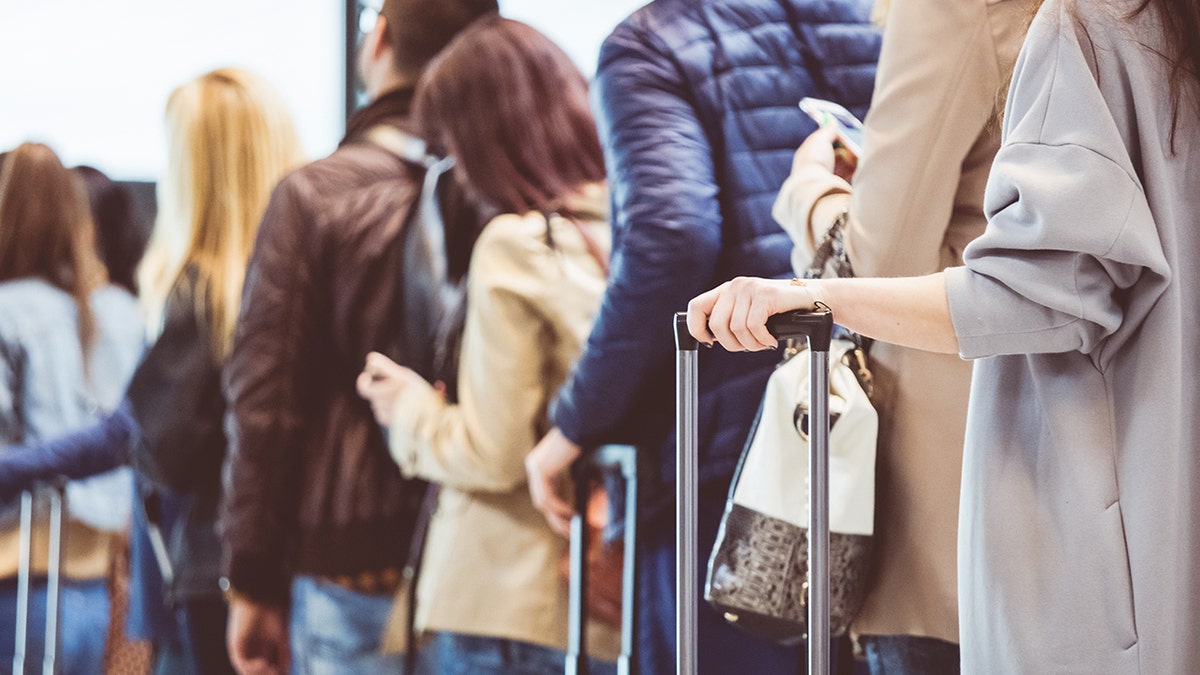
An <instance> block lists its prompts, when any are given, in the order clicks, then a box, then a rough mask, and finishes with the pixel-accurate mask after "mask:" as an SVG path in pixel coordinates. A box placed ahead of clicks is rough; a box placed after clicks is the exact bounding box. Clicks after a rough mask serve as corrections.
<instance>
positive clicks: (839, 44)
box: [551, 0, 881, 495]
mask: <svg viewBox="0 0 1200 675" xmlns="http://www.w3.org/2000/svg"><path fill="white" fill-rule="evenodd" d="M870 5H871V0H657V1H656V2H652V3H650V4H649V5H647V6H646V7H644V8H642V9H641V10H639V11H637V12H636V13H634V14H633V15H632V16H630V17H629V18H628V19H626V20H625V21H624V22H623V23H622V24H621V25H620V26H618V27H617V28H616V29H615V30H614V32H613V33H612V35H610V36H609V37H608V39H607V40H606V41H605V43H604V45H603V47H602V48H601V52H600V62H599V67H598V69H597V75H596V88H597V90H598V93H599V116H598V121H599V125H600V129H601V137H602V140H603V141H604V144H605V150H606V155H607V161H608V172H609V182H610V187H611V189H612V195H613V223H614V225H613V226H614V248H613V258H612V265H611V272H610V274H611V279H610V287H609V289H608V291H607V293H606V294H605V297H604V301H603V304H602V306H601V308H600V313H599V315H598V318H597V320H596V323H595V325H594V327H593V329H592V333H591V335H590V337H589V339H588V343H587V348H586V351H585V352H584V355H583V356H582V358H581V360H580V362H579V363H578V365H577V366H576V369H575V372H574V374H573V375H572V377H571V378H570V380H569V381H568V382H567V384H566V385H565V386H564V387H563V389H562V390H561V391H560V392H559V395H558V397H557V400H556V401H555V404H554V406H553V408H552V412H551V417H552V420H553V422H554V423H555V424H556V425H557V426H559V427H560V428H561V429H562V431H563V432H564V433H565V434H566V436H567V437H568V438H570V439H572V440H573V441H575V442H577V443H580V444H581V445H584V446H594V445H598V444H602V443H614V442H621V443H634V444H636V445H637V446H638V447H639V450H640V452H641V453H642V455H643V457H644V460H643V462H642V464H643V466H644V467H645V468H643V472H645V471H646V470H647V469H649V470H650V471H651V473H652V475H650V476H644V478H649V479H650V480H651V481H654V480H655V479H656V478H657V479H660V480H661V481H662V482H663V483H670V482H673V480H674V442H675V441H674V424H673V419H674V385H673V383H674V363H675V361H674V356H673V355H674V331H673V328H672V325H673V314H674V313H675V312H676V311H680V310H683V309H685V308H686V306H687V301H688V300H689V299H691V298H692V297H693V296H695V295H697V294H699V293H701V292H703V291H705V290H708V289H709V288H712V287H713V286H716V285H718V284H720V283H721V282H724V281H726V280H729V279H731V278H733V277H735V276H743V275H753V276H766V277H790V276H791V274H792V272H791V265H790V262H789V254H790V252H791V248H792V246H791V241H790V239H789V238H788V236H787V235H786V234H785V233H784V232H783V231H782V230H781V229H780V228H779V226H778V225H776V224H775V223H774V221H773V220H772V219H771V215H770V211H771V204H772V202H773V201H774V199H775V194H776V192H777V191H778V190H779V187H780V185H781V184H782V183H783V181H784V179H785V178H786V177H787V175H788V172H789V170H790V168H791V158H792V154H793V153H794V151H795V149H796V147H797V146H798V145H800V143H801V141H803V140H804V138H805V137H806V136H807V135H808V134H809V133H811V132H812V131H813V130H814V129H815V125H814V123H813V122H812V121H811V120H810V119H809V118H808V117H807V116H806V115H805V114H804V113H803V112H802V111H801V110H800V109H799V108H798V107H797V102H798V101H799V100H800V99H801V98H803V97H805V96H815V97H819V98H825V99H830V100H833V101H837V102H839V103H841V104H842V105H844V106H846V107H847V108H849V109H850V110H851V111H852V112H854V113H856V114H857V115H858V116H859V117H860V119H861V118H862V116H863V115H864V114H865V112H866V107H867V105H868V103H869V102H870V98H871V92H872V89H873V87H874V80H875V62H876V60H877V59H878V57H879V47H880V39H881V36H880V32H879V31H878V29H876V28H875V27H874V26H872V25H871V24H870V23H869V21H868V12H869V9H870ZM700 351H701V354H700V403H699V419H700V439H699V445H700V458H701V464H700V478H701V481H702V482H713V481H717V480H725V481H728V480H729V478H730V477H731V476H732V474H733V470H734V468H735V466H736V463H737V459H738V456H739V454H740V453H741V450H742V446H743V443H744V441H745V438H746V434H747V433H748V431H749V428H750V425H751V422H752V421H753V418H754V415H755V412H756V411H757V408H758V403H759V398H760V396H761V394H762V391H763V388H764V386H765V384H766V380H767V377H768V376H769V375H770V373H771V369H772V367H773V365H774V364H775V363H776V361H777V359H778V355H777V354H774V353H766V354H728V353H725V352H724V351H722V350H720V349H712V350H708V349H703V348H702V349H701V350H700ZM645 459H649V461H645ZM654 473H657V476H656V475H653V474H654ZM648 487H650V490H647V491H646V492H648V493H651V494H659V495H665V494H666V493H664V491H663V490H661V489H655V488H654V483H653V482H651V483H650V484H649V486H648Z"/></svg>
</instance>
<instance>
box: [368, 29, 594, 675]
mask: <svg viewBox="0 0 1200 675" xmlns="http://www.w3.org/2000/svg"><path fill="white" fill-rule="evenodd" d="M416 112H417V116H418V118H419V119H420V120H421V122H422V124H423V126H424V129H425V131H426V132H427V133H428V134H429V137H430V139H431V140H433V141H434V142H436V143H439V144H441V145H443V146H444V147H445V148H446V150H447V151H448V152H449V153H450V154H451V155H453V156H454V157H455V158H456V160H457V165H456V170H458V171H460V172H461V173H460V174H459V176H460V178H462V179H463V180H464V182H465V184H466V185H468V186H469V190H470V191H472V192H473V193H474V194H476V195H477V196H478V198H479V199H481V200H482V201H483V202H484V203H485V204H486V206H487V207H490V208H493V209H495V210H497V211H499V212H500V213H502V214H503V215H500V216H498V217H496V218H494V219H493V220H492V221H491V222H489V223H488V224H487V225H486V226H485V227H484V228H483V230H482V232H481V233H480V234H479V238H478V240H477V241H476V242H475V245H474V248H473V253H472V255H471V261H470V266H469V271H468V286H467V314H466V323H465V328H464V331H463V336H462V346H461V351H460V360H459V370H458V379H457V385H458V386H457V395H458V400H457V402H456V403H452V402H450V401H447V400H446V398H445V397H444V396H443V395H442V393H441V392H440V391H439V390H438V389H436V388H435V387H434V386H432V385H430V384H429V383H428V382H426V381H425V380H423V379H421V378H420V377H419V376H418V375H417V374H416V373H414V372H413V371H410V370H407V369H405V368H402V367H400V366H398V365H396V364H395V363H393V362H392V361H390V360H389V359H387V358H386V357H384V356H382V355H379V354H371V355H370V356H369V357H368V360H367V364H366V367H365V369H364V371H363V374H362V376H361V377H360V379H359V390H360V392H361V393H362V394H363V396H364V397H365V398H367V399H369V400H370V401H371V403H372V406H373V408H374V410H375V412H376V416H377V417H378V419H379V421H380V422H381V423H382V424H384V425H386V426H388V427H389V444H390V448H391V452H392V456H393V457H394V458H395V460H396V462H397V464H399V466H400V468H401V470H402V471H403V472H404V473H405V474H407V475H410V476H418V477H421V478H424V479H427V480H430V481H434V482H437V483H440V484H441V486H442V487H441V492H440V494H439V497H438V505H437V511H436V514H435V515H434V517H433V520H432V522H431V523H430V529H429V535H428V540H427V543H426V548H425V553H424V560H423V564H422V574H421V579H420V582H419V585H418V589H417V615H416V623H417V625H416V628H417V629H418V631H420V632H421V633H422V634H424V635H425V639H424V640H423V645H424V646H423V647H422V654H421V656H420V657H419V658H420V662H421V664H422V667H423V668H424V669H425V671H423V672H435V673H459V672H462V673H482V674H486V673H561V672H562V669H563V666H564V652H563V650H564V649H565V648H566V644H567V625H568V622H567V591H566V586H565V584H564V582H563V580H562V579H561V578H560V576H559V573H558V566H559V561H560V560H561V559H562V557H563V554H564V551H565V547H566V541H565V540H564V539H562V538H561V537H559V536H558V535H556V534H555V533H554V532H553V531H552V530H551V529H550V527H549V525H548V524H547V522H546V520H545V518H543V517H542V515H541V514H540V513H539V512H538V511H537V509H535V508H534V506H533V502H532V500H531V497H530V494H529V490H528V488H527V487H526V484H525V481H526V479H525V467H524V460H525V455H526V454H527V453H528V451H529V449H530V448H532V447H533V446H534V445H535V444H536V443H537V440H538V439H539V438H541V437H542V435H544V434H545V433H546V431H547V430H548V429H549V424H548V422H547V417H546V408H547V405H548V403H549V401H550V399H551V397H552V396H553V394H554V392H555V391H556V390H557V389H558V387H559V386H560V385H561V384H562V383H563V381H564V380H565V379H566V377H567V374H568V372H569V370H570V368H571V366H572V364H573V363H574V362H575V360H576V359H577V358H578V356H579V354H580V352H581V350H582V346H583V342H584V340H585V339H586V338H587V335H588V332H589V330H590V328H591V324H592V321H593V319H594V317H595V314H596V312H597V310H598V308H599V305H600V298H601V296H602V295H603V292H604V286H605V277H606V267H607V259H608V250H609V245H610V229H609V225H608V215H607V203H608V193H607V189H606V188H605V187H604V184H603V182H602V181H603V177H604V159H603V154H602V151H601V149H600V143H599V138H598V136H597V134H596V130H595V123H594V120H593V118H592V115H591V112H590V111H589V109H588V101H587V83H586V80H585V79H584V77H583V75H582V74H581V73H580V72H579V70H578V69H577V68H576V67H575V66H574V65H573V64H572V63H571V61H570V60H569V58H568V57H567V56H566V54H565V53H563V52H562V51H561V50H560V49H559V48H558V47H557V46H555V45H554V44H553V43H552V42H551V41H550V40H549V39H547V38H546V37H545V36H543V35H542V34H540V33H538V32H537V31H536V30H534V29H533V28H530V27H529V26H527V25H525V24H522V23H519V22H515V21H511V20H507V19H500V18H498V17H497V18H495V19H484V20H482V21H481V23H480V24H478V25H477V26H475V27H473V28H471V29H469V30H468V31H466V32H465V33H463V34H462V35H461V36H460V37H459V38H457V39H456V40H455V41H454V42H453V43H451V44H450V46H448V47H447V48H446V51H445V52H444V53H443V54H442V55H440V56H439V57H438V59H437V60H436V61H434V63H433V64H431V65H430V66H429V69H428V71H427V73H426V75H425V76H424V78H423V79H422V81H421V84H420V85H419V87H418V93H417V99H416ZM591 637H592V641H591V644H593V645H596V647H597V649H596V650H594V651H595V652H599V653H601V654H603V655H605V656H613V655H614V650H613V645H614V644H615V638H616V631H615V630H614V629H611V628H607V627H600V626H593V630H592V635H591Z"/></svg>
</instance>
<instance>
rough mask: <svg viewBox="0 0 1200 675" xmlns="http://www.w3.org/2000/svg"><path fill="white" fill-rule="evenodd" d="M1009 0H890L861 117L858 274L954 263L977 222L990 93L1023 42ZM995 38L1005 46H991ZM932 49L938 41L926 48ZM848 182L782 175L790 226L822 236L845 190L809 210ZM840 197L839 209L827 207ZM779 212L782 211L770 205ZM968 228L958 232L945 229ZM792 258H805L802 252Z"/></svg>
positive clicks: (993, 141) (989, 136)
mask: <svg viewBox="0 0 1200 675" xmlns="http://www.w3.org/2000/svg"><path fill="white" fill-rule="evenodd" d="M1021 4H1022V3H1019V2H1016V1H1014V0H1000V1H999V2H992V3H988V2H984V1H983V0H971V1H968V2H956V3H952V4H950V5H947V4H946V3H939V2H936V1H935V0H911V1H906V2H903V3H894V4H893V5H892V9H891V12H890V13H889V15H888V22H887V27H886V29H885V34H884V41H883V50H882V53H881V56H880V61H879V70H878V75H877V81H876V82H877V84H876V90H875V97H874V99H873V100H872V104H871V111H870V112H869V113H868V115H867V119H866V120H865V126H866V138H865V151H864V156H863V157H862V158H861V159H862V161H861V164H860V166H859V168H858V171H857V172H856V174H855V176H854V180H853V186H854V193H853V196H852V197H851V198H850V203H849V213H848V221H847V233H846V242H847V252H848V254H849V256H850V259H851V260H852V261H853V264H854V269H855V273H856V274H857V275H859V276H912V275H919V274H929V273H932V272H936V271H940V270H941V269H942V268H944V267H946V266H947V265H951V264H958V263H960V262H961V256H962V250H963V246H964V245H965V242H966V241H967V240H969V239H970V238H971V237H973V236H974V235H975V234H977V233H978V232H979V231H980V230H981V229H982V227H983V207H982V202H981V196H982V194H983V184H982V181H983V180H984V179H985V177H986V175H987V171H986V167H987V165H988V164H989V163H990V160H991V155H992V153H994V152H995V150H996V148H997V147H998V141H999V139H998V133H997V131H998V130H997V129H994V128H992V127H990V126H989V125H994V124H995V121H994V118H995V111H996V101H997V95H998V93H999V92H1000V91H1001V88H1002V86H1003V82H1004V78H1005V77H1006V74H1005V73H1004V72H1003V71H1004V70H1005V69H1006V68H1007V67H1008V65H1007V64H1011V60H1009V56H1008V52H1009V51H1011V50H1015V48H1016V47H1015V45H1017V44H1019V35H1015V36H1014V35H1012V34H1011V33H1013V31H1018V30H1020V26H1022V25H1023V20H1021V19H1020V18H1019V11H1018V7H1017V6H1018V5H1021ZM998 41H1000V42H1001V43H1003V44H998ZM932 45H936V48H934V47H931V46H932ZM844 190H845V186H844V184H843V185H838V184H836V183H833V182H830V181H829V180H825V181H822V180H820V179H819V178H818V179H816V180H809V181H803V182H799V183H798V182H797V181H794V180H789V182H788V183H786V184H785V186H784V190H783V192H782V193H781V199H784V198H787V199H788V200H790V201H791V205H790V206H789V208H788V209H787V210H786V213H785V218H786V219H790V220H791V221H792V222H790V223H789V222H785V220H784V219H780V222H781V224H783V225H784V227H785V229H788V230H789V232H793V233H797V232H800V233H803V232H806V231H809V232H811V233H812V237H811V238H810V237H808V236H796V235H795V234H793V238H794V239H796V240H797V244H800V245H802V246H803V245H806V244H807V243H808V242H810V241H812V240H813V239H819V238H820V237H821V236H822V235H823V233H824V231H825V230H827V229H828V228H829V226H830V225H831V224H832V219H833V218H834V217H835V215H836V213H837V212H838V211H840V210H842V209H843V208H846V198H844V197H842V198H837V199H830V200H822V201H827V202H830V203H829V204H822V205H821V206H820V207H817V208H815V209H814V203H815V202H816V200H819V199H820V198H821V197H822V196H823V195H825V194H828V193H830V192H843V191H844ZM832 204H837V205H838V208H833V207H832ZM776 214H777V218H778V217H779V214H780V209H779V208H778V205H777V209H776ZM952 223H958V224H959V226H966V227H968V228H969V229H970V232H969V233H964V236H954V233H951V232H949V231H948V230H949V228H950V225H951V224H952ZM798 262H803V259H800V260H799V261H798Z"/></svg>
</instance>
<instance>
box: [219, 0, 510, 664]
mask: <svg viewBox="0 0 1200 675" xmlns="http://www.w3.org/2000/svg"><path fill="white" fill-rule="evenodd" d="M496 11H497V7H496V2H495V0H386V1H385V2H384V3H383V7H382V8H381V10H380V13H379V16H378V18H377V20H376V23H375V25H374V27H373V29H372V30H371V32H370V33H369V34H368V35H367V36H366V37H365V38H364V41H363V43H362V45H361V46H360V51H359V60H358V66H359V73H360V75H361V76H362V81H363V83H364V84H365V86H366V90H367V93H368V95H369V97H370V99H371V103H369V104H368V105H367V106H366V107H365V108H363V109H362V110H359V111H358V112H357V113H356V114H355V115H354V116H353V118H352V119H350V121H349V123H348V125H347V126H348V128H347V131H346V136H345V138H344V139H343V140H342V143H341V145H340V146H339V147H338V149H337V150H336V151H334V152H333V154H332V155H330V156H329V157H326V158H324V159H320V160H317V161H316V162H313V163H312V164H309V165H307V166H305V167H302V168H300V169H298V170H297V171H295V172H293V173H291V174H290V175H288V176H287V177H286V178H284V179H283V181H281V182H280V184H279V186H278V188H276V190H275V192H274V194H273V196H272V198H271V202H270V205H269V206H268V207H267V210H266V213H265V214H264V216H263V220H262V225H261V227H260V230H259V234H258V239H257V241H256V243H255V245H254V253H253V255H252V257H251V260H250V265H249V269H248V271H247V273H246V284H245V290H244V295H243V299H242V310H241V316H240V318H239V320H238V329H237V334H236V337H235V339H234V343H233V348H232V352H231V354H230V358H229V362H228V364H227V366H226V369H225V383H226V385H225V386H226V393H227V397H228V400H229V405H230V409H229V416H228V424H227V428H228V434H229V444H230V449H229V464H228V471H227V481H226V491H225V494H224V501H223V511H222V517H221V538H222V543H223V546H224V550H225V566H224V574H225V579H224V582H223V585H224V587H225V588H226V591H227V594H228V597H229V600H230V610H229V613H230V620H229V631H228V641H229V652H230V656H231V658H232V659H233V664H234V666H235V667H236V668H237V669H238V670H239V672H242V673H250V672H255V673H257V672H275V673H282V672H287V671H288V670H289V669H291V668H293V667H294V669H295V671H296V672H298V673H323V672H338V673H378V672H397V671H399V670H400V669H401V668H402V667H403V656H402V655H400V654H386V655H385V654H383V650H382V643H381V637H382V636H383V634H384V627H385V626H386V625H387V621H388V618H389V615H390V614H391V610H392V601H393V598H394V596H395V594H396V592H397V590H398V589H399V588H400V587H401V583H402V581H403V578H402V571H403V570H402V568H403V567H404V565H405V562H406V560H407V557H408V552H409V544H410V539H411V537H412V532H413V530H414V524H415V522H416V520H417V517H418V513H419V511H420V505H421V502H422V499H423V497H424V492H425V485H424V484H423V483H421V482H416V481H409V480H406V479H405V478H404V477H403V476H401V474H400V470H399V469H398V468H397V466H396V464H395V462H393V461H392V458H391V456H390V455H389V454H388V450H387V445H386V443H385V442H384V437H383V433H382V431H381V430H380V428H379V426H378V424H376V422H375V419H374V417H373V416H372V414H371V408H370V406H369V405H368V404H367V403H366V402H365V401H363V400H362V399H361V398H359V396H358V394H357V392H356V391H355V379H356V378H357V376H358V374H359V371H360V369H361V368H362V364H363V360H364V359H365V358H366V355H367V354H368V353H369V352H372V351H381V350H388V349H389V347H393V346H397V343H398V342H403V344H402V345H399V346H400V347H403V348H404V350H411V349H417V348H422V347H428V345H427V344H424V345H422V344H415V343H413V342H410V341H408V340H407V339H406V337H405V335H404V331H405V329H406V327H407V324H408V323H409V320H410V319H420V318H421V317H404V318H399V319H398V318H397V315H396V313H395V308H396V306H397V298H398V297H399V296H402V295H403V294H402V293H400V292H399V291H400V287H401V285H402V283H404V284H406V285H407V284H408V280H407V277H405V276H404V275H405V269H404V265H401V264H397V260H399V259H401V258H402V256H400V255H397V254H396V253H397V251H402V250H403V248H402V246H403V241H404V238H403V237H402V236H401V234H402V233H404V232H405V226H406V225H407V224H408V223H409V221H410V215H411V214H412V213H413V209H414V207H415V205H416V204H417V202H418V197H419V195H420V191H421V187H422V182H423V180H424V178H425V169H424V166H422V165H420V164H417V163H414V162H412V161H409V160H408V159H406V158H404V157H402V156H400V155H398V154H397V153H395V152H393V151H392V150H390V149H388V148H387V147H385V146H384V145H382V144H380V143H378V142H376V141H374V140H373V138H375V137H376V136H377V132H378V131H379V130H383V133H385V134H386V135H388V136H392V137H394V136H396V135H397V134H402V133H404V132H405V130H406V129H408V130H409V132H411V131H412V130H411V128H410V126H409V114H410V108H411V103H412V97H413V89H414V87H415V85H416V83H417V80H418V78H419V77H420V75H421V73H422V71H423V70H424V68H425V66H426V64H427V63H428V62H429V61H430V60H431V59H432V58H433V57H434V56H435V55H436V54H437V53H438V52H439V51H440V50H441V49H442V48H443V47H444V46H445V45H446V44H447V43H448V42H449V41H450V40H451V39H452V38H453V37H454V36H455V35H457V34H458V33H459V32H460V31H461V30H462V29H464V28H465V27H466V26H467V25H469V24H470V23H471V22H472V21H474V20H475V19H477V18H479V17H481V16H485V15H490V14H494V13H495V12H496ZM388 130H391V131H388ZM410 135H411V134H410ZM464 227H467V228H469V229H471V230H475V229H477V228H478V224H477V223H474V222H472V223H469V224H467V225H464ZM452 236H453V233H451V232H447V239H448V240H449V239H451V238H452ZM289 642H290V644H289Z"/></svg>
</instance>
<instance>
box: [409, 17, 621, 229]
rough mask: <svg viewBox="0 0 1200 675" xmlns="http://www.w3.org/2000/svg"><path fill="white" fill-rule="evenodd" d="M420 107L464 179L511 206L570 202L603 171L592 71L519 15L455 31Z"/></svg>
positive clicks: (544, 207) (425, 85) (496, 203)
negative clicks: (590, 97)
mask: <svg viewBox="0 0 1200 675" xmlns="http://www.w3.org/2000/svg"><path fill="white" fill-rule="evenodd" d="M414 107H415V111H416V116H417V119H418V122H419V123H420V125H421V127H422V129H423V131H424V133H425V134H426V135H427V136H428V137H429V138H430V139H431V140H433V141H434V142H435V143H440V144H442V145H444V146H445V148H444V149H445V150H446V151H448V152H449V153H450V154H451V155H453V156H454V158H455V160H456V161H457V165H456V170H457V171H459V172H461V173H460V175H461V177H462V178H463V179H464V183H466V184H467V185H468V186H469V187H470V189H472V190H473V191H474V192H476V193H477V194H478V195H479V196H480V197H482V198H483V199H484V200H485V201H487V202H489V205H490V206H493V207H496V208H499V209H501V210H502V211H504V212H506V213H520V214H523V213H526V212H529V211H535V210H538V211H546V212H549V211H554V210H560V209H563V204H562V200H563V199H564V198H565V197H566V196H568V195H570V194H572V193H573V192H575V191H577V190H578V189H579V187H580V186H582V185H584V184H586V183H592V182H597V181H600V180H603V179H604V153H603V151H602V150H601V148H600V138H599V135H598V134H597V132H596V122H595V119H594V118H593V117H592V113H591V109H590V108H589V107H588V85H587V79H586V78H585V77H584V76H583V73H581V72H580V71H579V69H578V68H577V67H576V66H575V64H574V63H573V62H572V61H571V59H570V57H568V56H567V54H566V53H565V52H563V50H562V49H560V48H559V47H558V46H557V45H555V44H554V43H553V42H552V41H551V40H550V39H549V38H547V37H546V36H545V35H542V34H541V33H539V32H538V31H537V30H535V29H534V28H532V27H530V26H528V25H526V24H523V23H521V22H519V21H513V20H511V19H503V18H500V17H494V18H491V17H489V18H484V19H480V20H479V21H477V22H476V23H475V24H473V25H472V26H471V27H470V28H468V29H467V30H466V31H464V32H463V33H462V34H461V35H459V36H458V37H457V38H455V39H454V41H453V42H451V43H450V44H449V46H447V47H446V49H445V51H443V52H442V53H441V54H439V55H438V57H437V58H436V59H434V60H433V62H432V63H430V65H429V68H428V69H427V70H426V72H425V75H424V76H423V77H422V78H421V82H420V84H418V86H417V95H416V101H415V103H414Z"/></svg>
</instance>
